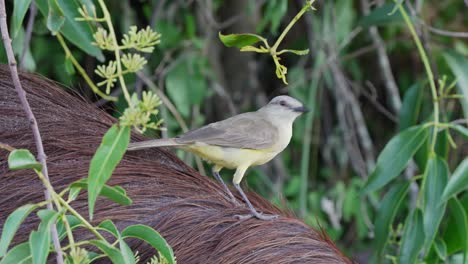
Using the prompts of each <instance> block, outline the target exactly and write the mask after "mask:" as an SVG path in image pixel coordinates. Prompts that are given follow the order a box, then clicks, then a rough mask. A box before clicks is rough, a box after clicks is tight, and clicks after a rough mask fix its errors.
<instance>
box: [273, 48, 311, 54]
mask: <svg viewBox="0 0 468 264" xmlns="http://www.w3.org/2000/svg"><path fill="white" fill-rule="evenodd" d="M280 52H282V53H294V54H296V55H300V56H303V55H307V54H309V49H305V50H292V49H284V50H281V51H280Z"/></svg>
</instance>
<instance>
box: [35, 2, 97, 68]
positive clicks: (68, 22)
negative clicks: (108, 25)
mask: <svg viewBox="0 0 468 264" xmlns="http://www.w3.org/2000/svg"><path fill="white" fill-rule="evenodd" d="M35 2H36V4H37V7H38V9H39V11H40V12H41V14H42V15H43V16H45V17H47V15H48V13H49V4H48V0H35ZM56 2H57V3H58V5H59V6H60V8H61V10H62V12H63V15H64V16H65V22H64V24H63V26H62V27H61V29H60V33H62V34H63V36H64V37H65V38H66V39H67V40H68V41H70V42H71V43H73V44H74V45H76V46H77V47H78V48H80V49H81V50H83V51H84V52H86V53H88V54H89V55H91V56H94V57H96V58H97V59H98V60H100V61H102V60H104V55H103V54H102V52H101V50H100V49H99V48H98V47H96V46H94V45H93V44H92V42H93V41H94V38H93V33H94V30H95V26H94V25H92V24H91V22H89V21H88V22H81V21H76V20H75V18H77V17H80V14H79V13H78V8H79V7H80V6H81V4H82V3H84V4H86V2H87V1H81V2H82V3H80V1H70V0H56ZM88 6H89V5H88Z"/></svg>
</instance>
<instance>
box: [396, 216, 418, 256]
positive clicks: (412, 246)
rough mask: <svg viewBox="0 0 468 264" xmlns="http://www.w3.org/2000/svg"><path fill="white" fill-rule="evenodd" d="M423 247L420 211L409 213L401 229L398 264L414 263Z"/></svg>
mask: <svg viewBox="0 0 468 264" xmlns="http://www.w3.org/2000/svg"><path fill="white" fill-rule="evenodd" d="M423 245H424V228H423V219H422V214H421V210H419V209H415V210H413V211H411V213H410V215H409V216H408V218H407V219H406V222H405V228H404V229H403V235H402V242H401V246H400V255H399V256H398V263H400V264H410V263H416V260H417V258H418V254H419V252H420V250H421V249H422V247H423Z"/></svg>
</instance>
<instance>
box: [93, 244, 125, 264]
mask: <svg viewBox="0 0 468 264" xmlns="http://www.w3.org/2000/svg"><path fill="white" fill-rule="evenodd" d="M90 244H91V245H94V246H96V247H97V248H99V249H100V250H101V251H102V252H104V253H105V254H106V256H107V257H108V258H109V259H110V260H111V261H112V263H114V264H126V263H125V258H124V257H123V255H122V253H121V252H120V251H119V250H118V249H116V248H115V247H113V246H112V245H110V244H109V243H107V242H104V241H101V240H91V241H90Z"/></svg>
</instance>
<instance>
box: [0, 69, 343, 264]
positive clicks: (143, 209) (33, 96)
mask: <svg viewBox="0 0 468 264" xmlns="http://www.w3.org/2000/svg"><path fill="white" fill-rule="evenodd" d="M20 78H21V80H22V84H23V87H24V89H25V90H26V91H27V98H28V100H29V102H30V104H31V107H32V110H33V112H34V114H35V115H36V118H37V120H38V124H39V128H40V131H41V133H42V136H43V141H44V146H45V151H46V154H47V155H48V159H47V164H48V167H49V174H50V178H51V182H52V185H53V186H54V188H55V189H56V190H62V189H63V188H64V187H65V186H67V185H68V184H69V183H71V182H72V181H75V180H77V179H80V178H83V177H86V176H87V171H88V166H89V161H90V159H91V157H92V155H93V153H94V152H95V150H96V148H97V146H98V145H99V143H100V140H101V138H102V136H103V134H104V133H105V132H106V130H107V129H108V128H109V127H110V126H111V125H112V124H113V123H115V119H114V118H112V117H111V116H109V115H108V114H106V113H104V112H102V111H100V110H98V109H96V108H95V107H94V106H92V105H90V104H87V103H85V102H83V100H80V99H78V98H76V97H74V96H71V95H69V94H67V93H66V92H64V91H63V90H62V89H59V88H57V86H56V85H55V84H54V83H52V82H50V81H47V80H44V79H41V78H38V77H36V76H34V75H31V74H21V76H20ZM142 139H143V137H141V136H138V135H133V136H132V140H133V141H136V140H142ZM0 142H2V143H7V144H9V145H11V146H13V147H15V148H27V149H29V150H31V151H32V152H34V151H35V147H34V141H33V138H32V133H31V130H30V127H29V125H28V123H27V120H26V118H25V114H24V111H23V110H22V109H21V105H20V104H19V100H18V98H17V94H16V92H15V90H14V88H13V86H12V84H11V78H10V72H9V70H8V69H7V68H6V67H5V66H0ZM7 155H8V153H7V152H6V151H4V150H0V226H3V223H4V221H5V219H6V217H7V216H8V215H9V214H10V213H11V212H12V211H13V210H14V209H15V208H17V207H19V206H21V205H23V204H26V203H33V202H37V201H41V200H43V199H44V195H43V192H42V185H41V184H40V182H39V180H38V179H37V177H36V176H35V175H34V173H32V172H31V171H25V170H21V171H15V172H13V171H9V170H8V166H7V162H6V157H7ZM110 184H111V185H115V184H118V185H121V186H123V187H124V188H125V189H126V190H127V192H128V194H129V196H130V197H131V198H132V199H133V204H132V205H131V206H120V205H116V204H115V203H113V202H110V201H108V200H106V199H101V198H100V199H98V202H97V208H96V221H95V223H98V222H100V221H102V220H103V219H107V218H110V219H112V220H113V221H115V223H116V224H117V225H118V227H119V229H122V228H124V227H125V226H127V225H130V224H136V223H142V224H146V225H150V226H152V227H154V228H155V229H156V230H158V231H159V232H160V233H161V234H162V235H163V236H164V237H165V238H166V240H167V241H168V242H169V244H170V245H171V246H172V247H173V249H174V251H175V255H176V257H177V260H178V263H181V264H183V263H190V264H191V263H223V264H230V263H317V264H319V263H327V264H330V263H351V262H350V260H348V259H347V258H346V257H345V256H343V255H342V254H341V253H340V252H339V250H338V249H337V248H336V247H335V245H334V244H333V243H332V242H331V241H330V240H329V239H328V238H327V237H326V235H325V234H324V233H322V232H320V231H316V230H314V229H312V228H310V227H309V226H307V225H305V224H304V223H302V222H301V221H300V220H297V219H295V218H294V217H293V216H292V215H291V214H290V213H286V212H282V211H280V210H279V209H278V208H276V207H275V206H273V205H272V204H271V203H269V202H268V201H266V200H265V199H263V198H261V197H259V196H258V195H256V194H254V193H250V194H249V197H250V200H251V201H252V203H253V204H254V206H255V207H256V208H258V209H259V210H260V211H263V212H266V213H270V214H280V215H281V216H280V217H279V219H277V220H275V221H259V220H257V219H248V220H242V221H239V220H237V219H236V218H234V215H236V214H247V213H248V212H249V211H248V209H247V208H246V207H245V206H238V207H235V206H233V205H232V204H231V203H230V201H229V199H228V198H227V197H226V195H225V194H223V192H222V188H221V187H220V186H219V185H218V184H217V183H215V182H214V181H213V180H211V179H210V178H209V177H206V176H203V175H200V174H199V173H197V172H196V171H195V170H194V169H192V168H190V167H188V166H187V165H185V164H184V163H183V162H181V161H180V160H179V159H178V158H177V157H175V156H174V155H173V154H171V153H170V152H169V151H167V150H165V149H150V150H145V151H137V152H131V153H130V152H129V153H127V154H126V155H125V157H124V159H123V160H122V162H121V163H120V165H119V166H118V168H117V169H116V171H115V173H114V175H113V177H112V179H111V181H110ZM238 198H239V197H238ZM72 205H73V206H74V208H76V209H78V211H79V212H81V213H83V215H85V216H87V208H86V195H80V199H79V200H78V201H76V202H73V203H72ZM36 226H37V218H36V217H35V216H30V217H29V218H28V219H27V221H26V222H25V223H24V224H23V225H22V226H21V229H20V230H19V231H18V234H17V235H18V238H17V239H16V240H15V241H16V242H19V241H24V240H26V239H27V234H28V233H29V232H30V230H31V229H32V228H36ZM0 231H1V227H0ZM76 233H77V234H78V233H87V232H76ZM88 237H90V236H88ZM129 242H130V246H131V247H132V248H133V249H134V250H138V251H139V252H140V255H141V259H142V260H143V261H144V260H148V259H149V258H150V257H151V256H152V255H153V254H154V250H152V249H151V247H149V246H148V245H146V244H144V243H142V242H139V241H136V240H131V241H129ZM143 263H144V262H143Z"/></svg>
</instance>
